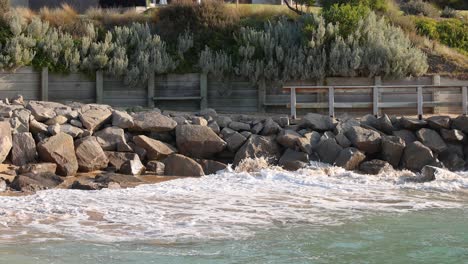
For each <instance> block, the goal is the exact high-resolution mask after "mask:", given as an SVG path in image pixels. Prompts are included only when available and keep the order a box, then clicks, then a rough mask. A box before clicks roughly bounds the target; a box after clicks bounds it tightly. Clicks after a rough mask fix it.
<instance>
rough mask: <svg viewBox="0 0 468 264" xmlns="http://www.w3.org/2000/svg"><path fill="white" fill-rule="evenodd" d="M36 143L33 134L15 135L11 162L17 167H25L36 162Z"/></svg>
mask: <svg viewBox="0 0 468 264" xmlns="http://www.w3.org/2000/svg"><path fill="white" fill-rule="evenodd" d="M36 158H37V151H36V142H35V141H34V138H33V136H32V134H31V133H29V132H27V133H17V134H14V135H13V148H12V149H11V162H12V163H13V164H14V165H16V166H23V165H25V164H28V163H33V162H35V161H36Z"/></svg>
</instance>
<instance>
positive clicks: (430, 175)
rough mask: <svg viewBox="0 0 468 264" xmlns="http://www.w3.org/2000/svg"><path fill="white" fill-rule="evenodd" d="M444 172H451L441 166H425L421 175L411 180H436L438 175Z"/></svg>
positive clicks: (420, 181)
mask: <svg viewBox="0 0 468 264" xmlns="http://www.w3.org/2000/svg"><path fill="white" fill-rule="evenodd" d="M442 173H451V172H448V171H446V170H443V169H441V168H437V167H434V166H424V168H423V169H422V170H421V175H420V176H419V177H415V178H413V179H411V180H410V181H414V182H419V183H422V182H431V181H435V180H436V178H437V175H439V174H442Z"/></svg>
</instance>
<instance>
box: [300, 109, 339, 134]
mask: <svg viewBox="0 0 468 264" xmlns="http://www.w3.org/2000/svg"><path fill="white" fill-rule="evenodd" d="M301 126H302V127H304V128H310V129H312V130H320V131H326V130H333V129H334V128H335V125H334V124H333V120H332V118H331V117H328V116H325V115H320V114H315V113H309V114H307V115H306V116H304V118H303V119H302V122H301Z"/></svg>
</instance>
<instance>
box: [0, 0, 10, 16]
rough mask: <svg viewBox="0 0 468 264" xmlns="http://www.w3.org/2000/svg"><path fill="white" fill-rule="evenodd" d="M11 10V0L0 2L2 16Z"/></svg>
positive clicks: (1, 0)
mask: <svg viewBox="0 0 468 264" xmlns="http://www.w3.org/2000/svg"><path fill="white" fill-rule="evenodd" d="M9 10H10V0H0V14H4V13H6V12H8V11H9Z"/></svg>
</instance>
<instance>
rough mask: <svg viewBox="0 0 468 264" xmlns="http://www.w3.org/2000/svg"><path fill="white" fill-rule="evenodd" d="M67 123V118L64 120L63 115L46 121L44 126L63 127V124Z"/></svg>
mask: <svg viewBox="0 0 468 264" xmlns="http://www.w3.org/2000/svg"><path fill="white" fill-rule="evenodd" d="M67 122H68V118H66V117H65V116H63V115H58V116H55V117H53V118H51V119H49V120H47V122H45V124H46V125H48V126H51V125H63V124H65V123H67Z"/></svg>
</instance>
